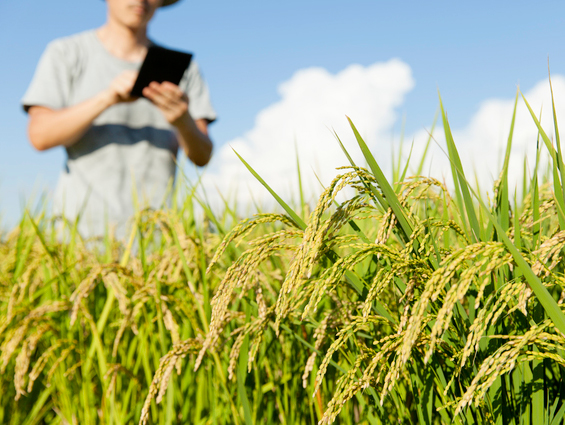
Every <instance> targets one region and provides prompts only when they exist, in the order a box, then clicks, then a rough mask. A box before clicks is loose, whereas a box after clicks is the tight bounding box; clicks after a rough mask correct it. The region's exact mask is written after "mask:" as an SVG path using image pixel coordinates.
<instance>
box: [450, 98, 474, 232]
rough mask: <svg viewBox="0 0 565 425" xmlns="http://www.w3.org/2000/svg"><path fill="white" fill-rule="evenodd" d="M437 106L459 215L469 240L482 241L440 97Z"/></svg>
mask: <svg viewBox="0 0 565 425" xmlns="http://www.w3.org/2000/svg"><path fill="white" fill-rule="evenodd" d="M439 106H440V109H441V116H442V120H443V129H444V132H445V141H446V143H447V152H448V154H449V160H450V163H451V172H452V175H453V182H454V184H455V188H456V194H457V196H458V204H459V208H460V209H461V214H462V215H463V214H465V215H466V216H467V220H468V221H469V222H468V224H469V226H470V229H471V234H470V236H471V239H472V240H473V241H475V242H476V241H479V240H482V239H483V231H482V228H481V226H480V224H479V220H478V219H477V214H476V213H475V206H474V205H473V199H472V197H471V192H470V186H469V184H468V182H467V180H466V179H465V173H464V172H463V166H462V165H461V158H460V157H459V152H458V151H457V147H456V146H455V142H454V140H453V135H452V134H451V128H450V126H449V122H448V120H447V114H446V113H445V109H444V108H443V103H442V101H441V96H440V97H439ZM461 198H462V199H461Z"/></svg>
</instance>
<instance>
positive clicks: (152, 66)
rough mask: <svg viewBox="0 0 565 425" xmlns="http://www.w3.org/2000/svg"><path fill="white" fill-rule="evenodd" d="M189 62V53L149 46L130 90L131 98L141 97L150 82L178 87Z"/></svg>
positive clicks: (190, 58)
mask: <svg viewBox="0 0 565 425" xmlns="http://www.w3.org/2000/svg"><path fill="white" fill-rule="evenodd" d="M191 60H192V55H191V54H190V53H185V52H179V51H177V50H170V49H165V48H164V47H160V46H155V45H152V46H150V47H149V49H147V56H145V60H144V61H143V63H142V64H141V68H140V69H139V75H138V76H137V80H135V84H134V85H133V89H132V90H131V96H132V97H141V96H143V89H144V88H145V87H147V86H148V85H149V83H151V82H152V81H157V82H158V83H162V82H163V81H170V82H171V83H173V84H177V85H178V84H179V83H180V80H181V78H182V76H183V75H184V72H185V71H186V70H187V68H188V66H189V65H190V61H191Z"/></svg>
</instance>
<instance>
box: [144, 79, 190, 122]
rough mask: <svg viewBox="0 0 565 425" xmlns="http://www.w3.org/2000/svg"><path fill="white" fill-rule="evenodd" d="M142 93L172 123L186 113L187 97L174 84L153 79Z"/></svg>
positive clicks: (178, 120) (179, 120)
mask: <svg viewBox="0 0 565 425" xmlns="http://www.w3.org/2000/svg"><path fill="white" fill-rule="evenodd" d="M143 95H144V96H145V97H146V98H148V99H149V100H150V101H151V102H153V104H155V106H157V107H158V108H159V109H160V110H161V112H162V113H163V115H164V116H165V119H166V120H167V121H168V122H169V123H170V124H172V125H177V124H178V123H180V122H181V121H182V119H183V117H185V115H186V114H188V97H187V96H186V93H184V92H183V91H182V90H181V89H180V87H179V86H177V85H176V84H173V83H170V82H168V81H164V82H162V83H157V82H156V81H153V82H152V83H151V84H149V85H148V86H147V87H145V88H144V89H143Z"/></svg>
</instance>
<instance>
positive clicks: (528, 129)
mask: <svg viewBox="0 0 565 425" xmlns="http://www.w3.org/2000/svg"><path fill="white" fill-rule="evenodd" d="M552 80H553V89H554V93H555V98H556V108H557V111H558V114H559V115H558V119H560V121H561V122H562V123H563V125H564V126H565V77H563V76H554V77H553V79H552ZM413 87H414V80H413V78H412V73H411V69H410V67H409V66H408V65H407V64H406V63H404V62H402V61H400V60H398V59H392V60H390V61H388V62H384V63H375V64H373V65H370V66H367V67H363V66H361V65H351V66H349V67H347V68H346V69H344V70H342V71H341V72H339V73H337V74H335V75H334V74H331V73H329V72H328V71H327V70H325V69H323V68H308V69H303V70H299V71H297V72H296V73H295V74H294V75H293V76H292V77H291V78H290V79H289V80H288V81H286V82H284V83H282V84H281V85H280V87H279V93H280V96H281V99H280V101H278V102H276V103H274V104H272V105H270V106H268V107H267V108H265V109H263V110H262V111H260V112H259V114H258V115H257V117H256V121H255V125H254V127H253V128H252V129H251V130H249V131H248V132H246V133H245V134H244V135H242V136H241V137H238V138H236V139H234V140H231V141H230V142H228V143H226V144H225V145H224V146H222V147H221V148H220V149H219V150H218V151H217V152H216V154H215V157H214V159H213V162H212V164H211V165H210V167H209V169H208V171H207V172H206V174H205V176H204V179H203V183H204V187H205V188H206V189H207V193H208V194H209V195H212V197H211V198H212V199H211V200H212V201H214V199H216V202H217V200H218V198H217V197H215V196H213V195H214V194H215V193H216V190H217V189H219V190H220V191H221V192H222V193H223V194H224V195H226V194H229V193H231V195H232V197H233V196H235V193H237V202H238V204H239V206H240V207H242V206H243V207H244V208H245V206H247V205H249V204H250V201H251V200H253V201H258V202H259V203H260V204H262V205H265V204H272V198H271V196H270V195H269V194H268V192H267V191H266V190H265V189H264V188H263V187H262V186H261V185H260V184H259V183H258V182H257V180H256V179H255V178H254V177H253V176H252V175H251V174H250V173H249V171H247V170H246V169H245V167H244V166H243V164H242V163H241V161H240V160H239V159H238V158H237V156H236V155H235V153H234V152H233V150H232V148H233V149H235V150H236V151H237V152H238V153H239V154H240V155H241V156H242V157H243V158H244V159H245V160H246V161H247V162H248V163H249V164H250V165H251V166H252V167H253V168H254V169H255V170H256V171H257V172H258V173H259V174H260V175H261V176H262V177H263V178H264V179H265V180H266V181H267V182H268V183H269V184H270V185H271V187H273V189H275V191H276V192H277V193H279V194H280V195H281V196H283V198H284V199H286V200H292V199H294V200H296V199H297V197H298V189H297V188H298V186H297V172H296V151H295V141H296V144H297V148H298V155H299V158H300V163H301V169H302V174H303V178H304V180H305V183H306V185H307V187H306V190H307V192H308V193H309V194H319V193H320V186H319V183H318V182H317V181H316V179H315V176H314V172H313V171H315V173H316V174H317V175H318V176H319V177H320V178H321V180H322V182H323V183H324V184H326V185H327V184H328V183H329V182H330V181H331V180H332V178H333V177H334V176H335V175H337V174H338V171H336V167H340V166H344V165H348V164H347V161H346V159H345V157H344V155H343V153H342V152H341V150H340V148H339V146H338V144H337V142H336V141H335V139H334V136H333V135H332V131H331V130H332V129H335V131H336V132H337V134H338V135H339V136H340V138H342V140H343V141H344V143H345V144H346V146H349V147H350V148H351V150H350V153H351V154H352V155H353V156H354V159H355V160H356V161H357V162H358V164H364V161H363V159H362V155H361V153H360V152H359V149H358V147H357V145H356V143H355V142H354V140H353V135H352V132H351V129H350V128H349V126H348V123H347V121H346V119H345V115H348V116H349V117H351V119H352V120H353V122H354V123H355V125H356V127H357V128H358V129H359V131H360V133H361V135H362V136H363V137H364V139H365V141H366V142H367V144H368V146H369V148H370V149H371V151H372V152H373V154H374V156H375V157H376V159H377V161H378V162H379V164H380V165H381V167H382V168H383V170H384V171H385V173H387V174H388V175H390V173H391V155H390V148H391V141H392V129H393V127H394V126H395V125H396V124H397V118H398V117H397V115H398V114H397V110H398V108H399V107H400V106H402V104H403V102H404V98H405V96H406V94H407V93H408V92H409V91H410V90H411V89H412V88H413ZM525 96H526V98H527V99H528V102H529V103H530V105H531V106H532V108H533V109H534V111H536V112H538V113H539V111H540V110H541V108H542V106H543V115H542V125H543V126H544V128H545V129H546V132H547V133H548V135H550V137H552V136H553V131H552V129H553V121H552V116H551V95H550V91H549V85H548V82H547V80H544V81H541V82H539V83H538V84H536V85H535V86H534V87H533V88H531V89H530V90H527V91H526V92H525ZM513 107H514V99H513V98H508V99H488V100H485V101H484V102H482V103H481V104H480V106H479V108H478V110H477V112H476V113H475V114H474V115H473V116H472V117H471V119H470V120H469V122H468V124H467V125H466V126H465V127H463V128H459V129H453V128H452V131H453V136H454V139H455V142H456V145H457V147H458V149H459V153H460V156H461V158H462V161H463V166H464V168H465V170H466V173H467V176H468V178H469V179H471V180H473V181H474V173H476V175H477V178H478V180H479V182H480V184H481V188H482V189H483V190H485V189H486V190H488V191H491V190H492V182H493V181H494V180H495V179H496V178H497V177H498V173H499V170H500V165H501V163H502V160H503V156H504V150H505V147H506V141H507V138H508V133H509V129H510V122H511V117H512V110H513ZM446 109H447V112H448V113H449V105H446ZM438 124H439V125H438V126H437V129H436V131H435V134H434V136H435V139H436V140H437V142H438V143H439V145H441V146H442V147H444V149H445V137H444V136H443V129H442V126H441V119H440V122H439V123H438ZM430 126H431V123H430ZM564 128H565V127H564ZM564 134H565V133H564ZM427 137H428V134H427V133H426V131H425V130H422V131H419V132H417V133H416V134H414V135H412V136H409V137H406V140H412V139H413V140H414V141H415V143H414V151H413V154H412V157H413V167H412V171H414V170H415V168H416V165H417V162H418V160H419V159H420V158H421V155H422V152H423V149H424V145H425V141H426V140H427ZM536 140H537V128H536V126H535V124H534V122H533V120H532V118H531V116H530V113H529V112H528V110H527V108H526V106H525V104H524V102H523V100H522V99H520V100H519V102H518V109H517V116H516V126H515V129H514V138H513V149H512V156H511V162H510V180H511V184H512V185H516V186H519V185H520V182H521V178H522V171H523V164H524V157H526V158H527V159H528V162H529V163H530V164H531V165H532V167H533V163H534V161H535V148H536ZM423 174H427V175H432V176H434V177H437V178H440V179H442V180H446V181H447V182H448V185H449V181H450V177H449V176H450V168H449V161H448V159H447V158H446V155H445V153H444V152H443V151H442V150H441V149H440V148H439V147H438V146H437V144H436V143H434V142H432V145H431V147H430V152H429V155H428V160H427V161H426V165H425V167H424V170H423ZM216 188H217V189H216ZM213 203H214V202H213Z"/></svg>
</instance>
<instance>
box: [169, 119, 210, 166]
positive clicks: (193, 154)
mask: <svg viewBox="0 0 565 425" xmlns="http://www.w3.org/2000/svg"><path fill="white" fill-rule="evenodd" d="M174 126H175V127H176V129H177V131H178V138H179V144H180V146H181V147H182V148H183V150H184V152H185V153H186V156H187V157H188V159H190V160H191V161H192V162H194V163H195V164H196V165H198V166H204V165H206V164H207V163H208V161H210V157H211V156H212V141H211V140H210V138H209V137H208V130H207V121H206V120H196V121H195V120H193V119H192V118H191V117H190V115H189V114H188V113H186V114H185V115H184V116H183V117H182V118H181V119H179V121H178V122H177V123H174Z"/></svg>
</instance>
